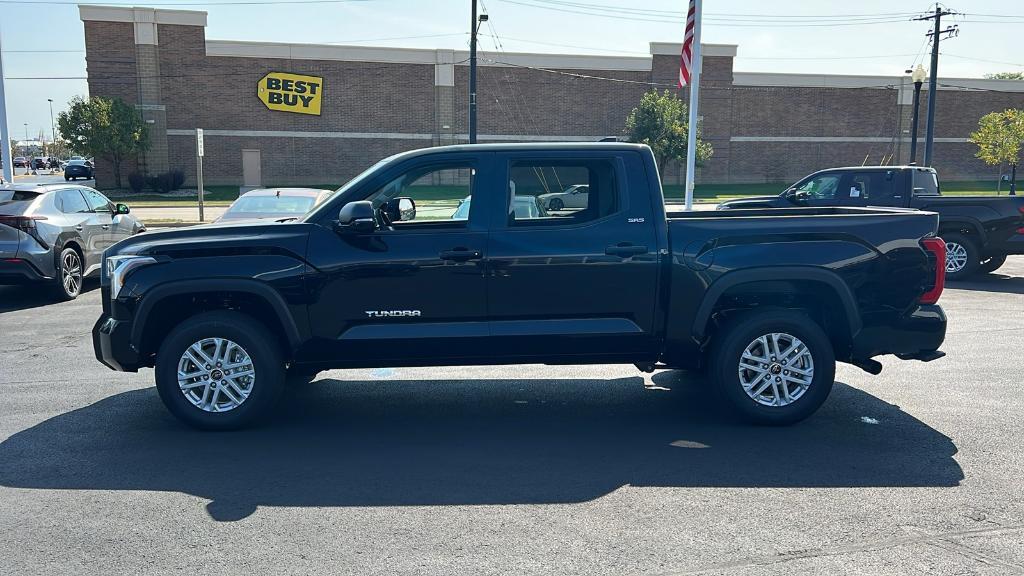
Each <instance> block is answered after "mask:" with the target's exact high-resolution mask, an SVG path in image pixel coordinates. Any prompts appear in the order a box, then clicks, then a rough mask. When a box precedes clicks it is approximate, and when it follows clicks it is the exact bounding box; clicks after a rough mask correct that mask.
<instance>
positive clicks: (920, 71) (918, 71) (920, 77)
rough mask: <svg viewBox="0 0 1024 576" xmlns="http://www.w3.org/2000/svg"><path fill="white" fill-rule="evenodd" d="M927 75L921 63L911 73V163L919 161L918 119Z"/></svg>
mask: <svg viewBox="0 0 1024 576" xmlns="http://www.w3.org/2000/svg"><path fill="white" fill-rule="evenodd" d="M925 76H927V73H926V72H925V71H924V67H923V66H921V65H920V64H918V65H917V68H914V72H913V74H911V75H910V79H911V80H913V81H914V116H913V118H911V120H910V163H911V164H916V163H917V119H918V116H919V112H920V111H921V85H922V84H924V78H925Z"/></svg>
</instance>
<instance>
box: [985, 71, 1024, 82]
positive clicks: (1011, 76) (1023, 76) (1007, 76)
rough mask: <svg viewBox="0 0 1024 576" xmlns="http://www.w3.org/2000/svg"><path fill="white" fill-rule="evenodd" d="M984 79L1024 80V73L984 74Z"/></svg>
mask: <svg viewBox="0 0 1024 576" xmlns="http://www.w3.org/2000/svg"><path fill="white" fill-rule="evenodd" d="M985 78H988V79H989V80H1024V72H996V73H995V74H985Z"/></svg>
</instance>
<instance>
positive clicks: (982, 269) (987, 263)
mask: <svg viewBox="0 0 1024 576" xmlns="http://www.w3.org/2000/svg"><path fill="white" fill-rule="evenodd" d="M1003 264H1006V254H1003V255H1001V256H992V257H991V258H988V259H986V260H983V261H982V262H981V264H979V265H978V273H979V274H991V273H992V272H995V271H996V270H999V268H1000V267H1002V265H1003Z"/></svg>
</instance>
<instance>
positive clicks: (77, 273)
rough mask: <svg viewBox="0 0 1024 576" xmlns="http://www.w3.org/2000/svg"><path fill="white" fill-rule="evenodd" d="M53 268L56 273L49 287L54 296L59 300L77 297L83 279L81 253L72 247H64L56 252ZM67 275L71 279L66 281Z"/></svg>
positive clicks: (80, 291)
mask: <svg viewBox="0 0 1024 576" xmlns="http://www.w3.org/2000/svg"><path fill="white" fill-rule="evenodd" d="M54 268H55V272H56V273H55V274H54V278H53V280H52V282H53V285H52V288H51V290H52V292H53V295H54V298H55V299H56V300H58V301H60V302H65V301H68V300H74V299H75V298H78V295H79V294H81V293H82V283H83V282H84V281H85V276H84V275H83V272H84V265H83V263H82V255H81V254H79V253H78V251H77V250H75V249H74V248H71V247H66V248H64V249H63V250H61V251H60V253H59V254H57V263H56V265H55V267H54ZM68 277H70V278H71V279H72V281H68Z"/></svg>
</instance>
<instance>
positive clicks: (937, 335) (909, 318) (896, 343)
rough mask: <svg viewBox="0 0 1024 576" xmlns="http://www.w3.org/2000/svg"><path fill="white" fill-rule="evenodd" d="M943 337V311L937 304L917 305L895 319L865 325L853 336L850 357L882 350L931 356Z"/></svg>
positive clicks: (906, 355)
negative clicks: (894, 320) (893, 320)
mask: <svg viewBox="0 0 1024 576" xmlns="http://www.w3.org/2000/svg"><path fill="white" fill-rule="evenodd" d="M945 339H946V313H945V312H943V310H942V307H941V306H938V305H937V304H928V305H920V306H918V307H917V308H915V309H914V310H913V311H911V312H910V313H909V314H906V315H903V316H901V317H900V318H899V319H898V320H897V321H896V322H895V323H893V322H889V323H885V324H879V325H866V326H864V328H863V329H861V331H860V332H859V333H858V334H857V336H856V337H855V338H854V340H853V350H852V357H853V358H854V359H857V360H865V359H868V358H872V357H875V356H880V355H882V354H895V355H897V356H899V357H901V358H914V359H920V360H925V361H927V360H934V359H935V358H939V357H941V354H932V352H935V351H936V350H938V349H939V346H941V345H942V342H943V340H945Z"/></svg>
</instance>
